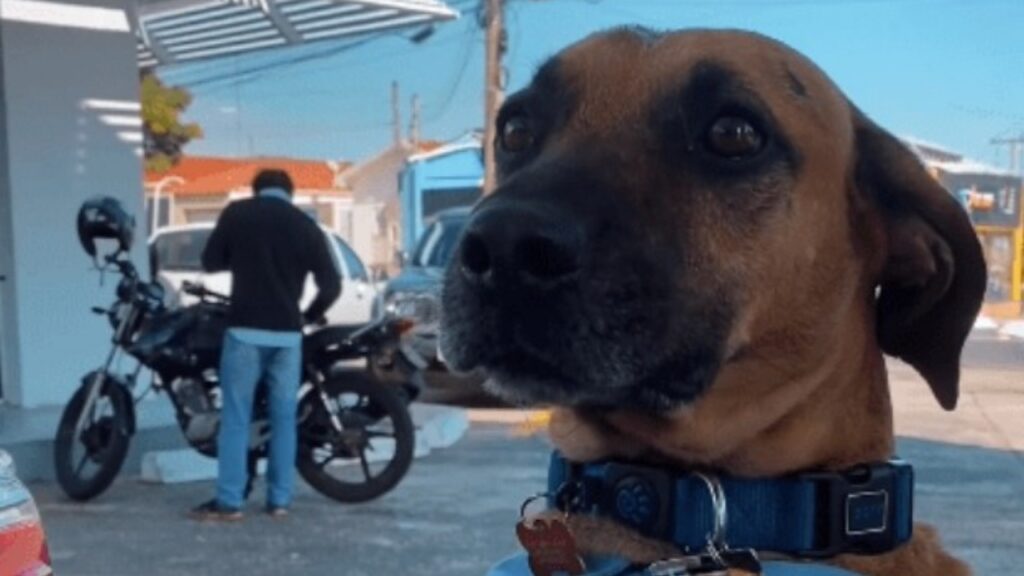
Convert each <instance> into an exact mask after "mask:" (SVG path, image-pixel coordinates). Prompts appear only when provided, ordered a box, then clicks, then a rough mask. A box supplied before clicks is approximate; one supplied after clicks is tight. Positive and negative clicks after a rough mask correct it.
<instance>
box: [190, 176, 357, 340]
mask: <svg viewBox="0 0 1024 576" xmlns="http://www.w3.org/2000/svg"><path fill="white" fill-rule="evenodd" d="M203 268H205V269H206V270H207V271H208V272H219V271H223V270H228V271H230V272H231V276H232V284H231V309H230V312H229V315H228V324H229V326H231V327H234V328H256V329H260V330H277V331H299V330H301V329H302V326H303V323H304V322H305V323H308V322H312V321H316V320H319V319H320V318H321V317H323V315H324V313H325V312H326V311H327V309H328V308H329V307H330V306H331V304H333V303H334V301H335V300H337V298H338V296H339V295H340V294H341V277H340V276H339V275H338V268H337V267H336V265H335V263H334V259H333V258H332V257H331V253H330V248H329V247H328V246H327V238H326V236H325V235H324V233H323V232H322V231H321V230H320V228H319V227H318V226H317V225H316V223H315V222H313V220H312V219H311V218H309V216H307V215H306V214H305V213H303V212H302V211H301V210H299V209H298V208H296V207H295V206H293V205H292V204H291V203H290V202H286V201H284V200H281V199H278V198H273V197H260V196H256V197H254V198H251V199H247V200H241V201H238V202H233V203H231V204H229V205H228V207H227V208H225V210H224V212H223V213H222V214H221V216H220V219H219V220H217V226H216V227H215V228H214V230H213V234H211V235H210V239H209V241H207V244H206V248H205V249H204V250H203ZM310 273H312V274H313V277H314V279H315V280H316V285H317V289H318V290H317V295H316V299H315V300H313V302H312V303H311V304H310V305H309V308H308V309H307V310H306V312H305V313H302V312H300V310H299V304H300V300H301V298H302V289H303V286H304V284H305V281H306V275H307V274H310Z"/></svg>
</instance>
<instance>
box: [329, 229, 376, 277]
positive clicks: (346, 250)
mask: <svg viewBox="0 0 1024 576" xmlns="http://www.w3.org/2000/svg"><path fill="white" fill-rule="evenodd" d="M331 238H332V239H333V240H334V244H335V245H336V246H337V247H338V252H341V257H342V258H344V259H345V267H346V268H348V273H349V276H350V277H351V278H352V280H355V281H357V282H369V281H370V275H369V274H368V273H367V272H366V266H364V265H363V261H362V260H360V259H359V255H357V254H356V253H355V251H354V250H352V248H350V247H349V245H348V244H346V243H345V241H344V240H342V239H341V237H340V236H335V235H333V234H332V235H331Z"/></svg>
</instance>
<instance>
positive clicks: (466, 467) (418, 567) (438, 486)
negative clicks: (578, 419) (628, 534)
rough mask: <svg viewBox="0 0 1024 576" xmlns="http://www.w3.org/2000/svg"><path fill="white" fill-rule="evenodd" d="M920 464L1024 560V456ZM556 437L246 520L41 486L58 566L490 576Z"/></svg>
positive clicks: (475, 432)
mask: <svg viewBox="0 0 1024 576" xmlns="http://www.w3.org/2000/svg"><path fill="white" fill-rule="evenodd" d="M899 449H900V454H901V456H903V457H904V458H906V459H908V460H910V461H912V462H913V463H914V464H915V465H916V466H917V470H918V490H917V507H918V515H919V517H920V518H921V519H922V520H924V521H927V522H930V523H932V524H935V525H937V526H939V528H940V530H941V531H942V533H943V534H944V537H945V540H946V542H947V544H948V545H949V546H950V548H952V549H954V550H955V551H956V552H957V553H958V554H959V555H960V556H962V557H963V558H965V559H966V560H968V561H969V562H970V563H971V564H972V566H974V568H975V571H976V573H977V574H980V575H984V574H1013V573H1016V572H1017V570H1018V569H1019V567H1020V566H1021V565H1024V548H1022V546H1024V545H1022V542H1024V473H1022V470H1024V463H1022V461H1021V456H1020V455H1019V454H1016V453H1011V452H1001V451H997V450H989V449H981V448H972V447H964V446H954V445H949V444H943V443H937V442H931V441H923V440H915V439H901V441H900V444H899ZM547 450H548V448H547V444H546V442H545V441H544V440H543V439H540V438H511V437H510V435H509V429H508V428H505V427H499V426H481V425H479V424H478V425H475V426H474V428H473V429H472V430H471V432H470V434H468V435H467V437H466V438H465V439H464V440H463V441H462V442H460V443H459V444H458V445H456V446H455V447H453V448H451V449H449V450H444V451H439V452H435V453H434V454H432V455H431V456H430V457H428V458H426V459H424V460H418V461H416V462H415V464H414V465H413V470H412V472H411V473H410V475H409V477H408V478H407V479H406V480H405V481H404V482H403V483H402V484H401V485H400V486H399V488H398V489H396V490H395V492H393V493H392V494H390V495H388V496H387V497H385V498H383V499H381V500H379V501H377V502H374V503H370V504H365V505H359V506H342V505H338V504H334V503H332V502H330V501H328V500H326V499H324V498H322V497H320V496H319V495H317V494H316V493H314V492H312V491H310V490H309V489H308V488H307V487H303V490H302V492H301V494H300V495H299V497H298V499H297V502H296V505H295V509H294V513H293V515H292V516H291V517H290V518H288V519H287V520H283V521H272V520H269V519H267V518H264V517H261V516H260V515H259V514H258V513H257V510H258V506H257V503H253V504H252V510H251V512H250V514H249V516H248V517H247V518H246V520H245V521H244V522H243V523H241V524H237V525H199V524H195V523H193V522H191V521H189V520H186V519H185V518H184V517H183V512H184V511H185V510H186V509H188V508H189V507H190V506H193V505H195V504H197V503H198V502H200V501H201V500H203V499H205V498H207V497H209V496H210V494H211V490H212V486H211V484H210V483H197V484H188V485H176V486H152V485H145V484H141V483H139V482H138V481H135V480H131V479H128V480H124V481H121V482H119V483H118V484H116V485H115V486H114V487H113V488H112V489H111V491H110V492H108V493H107V494H106V495H105V496H104V497H102V498H100V499H99V500H97V501H96V502H95V503H91V504H87V505H79V504H70V503H68V502H66V501H64V500H63V499H62V498H60V497H59V495H58V492H57V490H56V489H55V487H54V486H53V485H50V484H39V485H36V486H34V487H33V488H34V491H35V492H36V494H37V496H38V498H39V501H40V505H41V508H42V512H43V515H44V518H45V521H46V526H47V529H48V532H49V535H50V538H51V546H52V552H53V556H54V559H55V563H56V569H57V573H58V574H61V575H62V576H64V575H81V576H94V575H95V576H100V575H103V576H135V575H138V574H149V575H152V576H163V575H172V574H173V575H181V574H189V575H214V574H216V575H220V574H245V575H248V576H260V575H275V576H276V575H282V574H337V575H344V576H370V575H374V576H376V575H398V574H408V575H438V576H480V575H481V574H483V573H484V572H485V570H486V569H487V567H488V566H489V565H490V564H492V563H493V562H495V561H496V560H498V559H500V558H501V557H503V556H505V555H506V554H509V553H511V552H513V551H515V550H516V549H517V546H516V542H515V538H514V535H513V528H514V524H515V521H516V519H517V518H516V516H517V513H518V506H519V504H520V503H521V502H522V501H523V499H524V498H525V497H527V496H529V495H531V494H533V493H535V492H537V491H538V490H540V489H541V488H542V487H543V484H544V476H545V468H546V461H547Z"/></svg>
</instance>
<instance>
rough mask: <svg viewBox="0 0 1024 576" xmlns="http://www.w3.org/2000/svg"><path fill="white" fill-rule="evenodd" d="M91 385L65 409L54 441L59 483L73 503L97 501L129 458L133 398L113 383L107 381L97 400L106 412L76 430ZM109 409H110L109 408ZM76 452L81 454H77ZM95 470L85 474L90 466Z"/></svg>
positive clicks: (76, 393)
mask: <svg viewBox="0 0 1024 576" xmlns="http://www.w3.org/2000/svg"><path fill="white" fill-rule="evenodd" d="M89 388H90V387H89V386H82V387H80V388H79V389H78V390H76V391H75V393H74V395H73V396H71V400H69V401H68V404H67V406H65V408H64V413H63V414H62V415H61V418H60V424H58V426H57V437H56V439H55V442H54V467H55V469H56V472H57V482H58V483H59V484H60V487H61V489H63V490H64V493H65V494H67V496H68V497H69V498H71V499H72V500H78V501H85V500H90V499H92V498H95V497H96V496H98V495H100V494H101V493H103V491H105V490H106V489H107V488H109V487H110V484H111V483H112V482H113V481H114V478H116V477H117V474H118V472H120V471H121V466H122V465H123V464H124V460H125V457H126V456H127V455H128V443H129V440H130V438H131V437H130V432H129V429H128V428H129V425H128V419H129V410H131V405H130V403H131V396H130V394H128V393H127V392H126V391H125V390H123V389H122V388H121V387H120V386H118V385H117V384H115V383H113V382H106V383H105V384H104V386H103V389H102V390H101V391H100V393H99V396H98V397H97V400H96V402H97V404H100V405H102V407H103V408H104V410H103V413H102V414H101V415H99V416H98V417H96V415H95V414H94V415H93V416H94V417H92V418H89V420H88V422H87V423H86V426H85V428H84V429H83V430H76V429H75V426H76V425H77V424H78V419H79V416H80V415H81V414H82V411H83V410H84V409H85V400H86V396H87V394H88V391H89ZM107 408H109V409H107ZM76 449H77V451H78V452H80V453H78V452H76ZM90 465H91V466H92V467H93V468H95V470H94V471H93V472H92V473H91V474H89V475H86V468H87V467H89V466H90Z"/></svg>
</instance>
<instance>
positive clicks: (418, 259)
mask: <svg viewBox="0 0 1024 576" xmlns="http://www.w3.org/2000/svg"><path fill="white" fill-rule="evenodd" d="M440 235H441V223H440V222H435V223H433V224H431V225H430V226H428V227H427V229H426V230H424V231H423V235H422V236H420V241H419V244H417V245H416V253H415V254H414V255H413V257H412V263H413V264H414V265H415V266H421V267H422V266H426V265H427V260H428V259H429V257H430V253H431V252H432V251H433V250H434V245H435V244H436V243H437V239H438V237H439V236H440Z"/></svg>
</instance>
